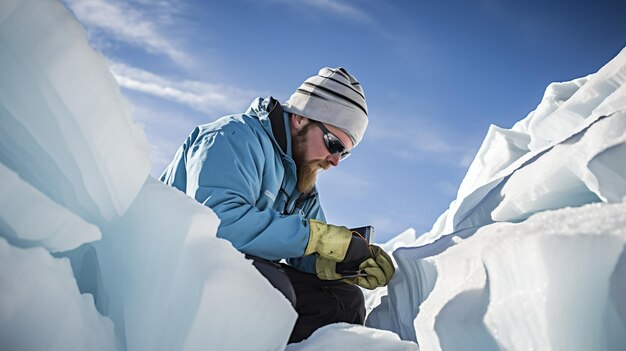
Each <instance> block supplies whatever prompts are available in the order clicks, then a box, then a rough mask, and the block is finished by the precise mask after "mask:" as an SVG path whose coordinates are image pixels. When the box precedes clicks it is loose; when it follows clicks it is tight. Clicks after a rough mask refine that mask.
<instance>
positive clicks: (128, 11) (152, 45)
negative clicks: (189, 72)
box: [64, 0, 191, 66]
mask: <svg viewBox="0 0 626 351" xmlns="http://www.w3.org/2000/svg"><path fill="white" fill-rule="evenodd" d="M64 2H65V4H66V5H67V6H68V8H69V9H70V10H71V11H72V12H73V13H74V15H75V16H76V17H77V18H78V20H79V21H80V22H81V23H82V24H83V25H84V26H85V27H86V28H87V30H88V31H89V30H90V29H97V30H101V31H103V32H104V33H106V35H108V36H109V37H111V38H114V39H115V40H119V41H122V42H125V43H128V44H132V45H135V46H139V47H141V48H144V49H145V50H147V51H148V52H153V53H158V54H164V55H166V56H167V57H169V58H170V59H171V60H172V61H174V62H176V63H178V64H180V65H183V66H189V65H191V58H190V57H189V56H188V55H187V54H185V53H184V52H182V51H181V50H180V48H178V47H177V46H176V45H175V44H174V43H173V41H172V40H170V39H169V38H168V37H167V36H165V35H164V34H162V33H161V31H160V27H161V25H163V24H166V23H168V22H170V20H171V18H170V14H171V13H173V12H175V11H174V7H173V6H172V5H171V4H170V3H168V2H166V1H160V2H157V4H158V6H157V7H154V8H156V9H159V11H158V13H157V14H156V15H155V16H152V17H153V18H147V16H146V15H145V13H144V12H143V11H140V10H138V9H137V8H135V7H134V6H133V5H132V4H131V3H130V2H120V1H111V0H109V1H106V0H64ZM138 5H139V4H138ZM157 20H158V21H159V22H160V24H159V23H156V22H155V21H157ZM96 42H97V41H96Z"/></svg>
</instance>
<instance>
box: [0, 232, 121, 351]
mask: <svg viewBox="0 0 626 351" xmlns="http://www.w3.org/2000/svg"><path fill="white" fill-rule="evenodd" d="M0 281H1V282H2V284H0V297H1V298H0V346H1V348H2V349H3V350H87V349H88V350H102V351H108V350H113V349H115V348H116V346H117V345H116V341H115V337H114V332H113V324H112V323H111V321H110V320H109V319H108V318H105V317H103V316H101V315H100V314H99V313H98V311H97V310H96V308H95V306H94V304H93V298H92V297H91V295H85V294H81V293H80V291H79V290H78V287H77V286H76V281H75V280H74V275H73V272H72V269H71V267H70V263H69V261H68V260H67V259H59V258H54V257H52V256H51V255H50V253H49V252H48V251H46V250H45V249H43V248H41V247H36V248H28V249H22V248H17V247H14V246H12V245H9V244H8V243H7V241H6V240H5V239H4V238H0Z"/></svg>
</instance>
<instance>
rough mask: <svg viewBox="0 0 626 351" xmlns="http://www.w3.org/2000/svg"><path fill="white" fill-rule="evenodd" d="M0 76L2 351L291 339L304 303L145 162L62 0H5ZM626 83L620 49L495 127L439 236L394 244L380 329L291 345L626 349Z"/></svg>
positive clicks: (374, 310) (381, 295)
mask: <svg viewBox="0 0 626 351" xmlns="http://www.w3.org/2000/svg"><path fill="white" fill-rule="evenodd" d="M0 76H2V77H3V79H2V80H1V81H0V176H2V179H3V180H5V182H4V183H3V184H2V185H0V192H1V194H2V197H1V200H0V281H2V282H3V284H2V285H0V297H1V298H0V341H1V342H2V345H0V346H2V348H3V349H60V350H72V349H74V350H83V349H87V348H89V349H102V350H112V349H118V350H170V349H181V350H195V349H220V350H222V349H223V350H247V349H249V350H257V349H267V350H280V349H284V348H285V344H286V341H287V338H288V337H289V334H290V332H291V328H292V326H293V323H294V322H295V319H296V314H295V311H294V310H293V309H292V307H291V305H290V304H289V302H288V301H287V300H286V299H285V298H284V297H283V296H282V295H281V294H280V293H278V292H277V291H276V290H275V289H274V288H273V287H272V286H271V285H270V284H269V283H268V282H267V280H265V279H264V278H263V277H262V276H261V275H260V274H258V272H257V271H256V270H255V269H254V267H253V266H252V265H251V264H250V262H249V261H247V260H245V259H244V257H243V255H242V254H241V253H239V252H238V251H237V250H235V249H234V248H233V247H232V245H230V243H228V242H227V241H224V240H221V239H218V238H216V237H215V231H216V228H217V226H218V224H219V220H218V219H217V217H216V216H215V214H214V213H213V212H212V211H211V210H210V209H208V208H206V207H204V206H201V205H200V204H198V203H196V202H195V201H194V200H193V199H191V198H189V197H187V196H186V195H185V194H182V193H180V192H178V191H176V190H174V189H172V188H169V187H167V186H164V185H163V184H161V183H159V182H158V181H156V180H155V179H152V178H150V177H149V176H148V173H149V168H150V164H149V161H148V153H149V152H150V149H151V147H150V146H149V145H148V143H147V141H146V138H145V135H144V133H143V131H142V129H141V127H140V126H139V125H137V124H136V123H135V122H134V121H133V119H132V116H131V110H130V106H129V104H128V102H127V101H126V100H125V99H124V98H123V96H122V95H121V94H120V92H119V87H118V86H117V84H116V82H115V80H114V79H113V77H112V76H111V74H110V73H109V71H108V68H107V66H106V62H105V60H104V59H103V58H102V56H101V55H100V54H98V53H96V52H95V51H94V50H93V49H91V48H90V47H89V45H88V43H87V40H86V38H85V34H84V32H83V30H82V29H81V27H80V25H79V24H78V23H77V22H76V21H75V20H74V19H73V18H72V16H71V15H70V14H69V13H68V12H67V11H66V10H65V9H64V8H63V6H61V5H60V4H58V3H57V2H55V1H50V0H21V1H19V0H6V1H2V2H0ZM625 81H626V50H625V51H622V52H621V53H620V54H619V55H618V56H617V57H616V58H615V59H613V60H612V61H611V62H609V63H608V64H607V65H605V66H604V67H603V68H602V69H600V70H599V71H598V72H597V73H594V74H591V75H589V76H587V77H583V78H580V79H576V80H573V81H571V82H563V83H553V84H551V85H550V86H549V87H548V88H547V89H546V92H545V94H544V97H543V99H542V101H541V103H540V104H539V105H538V106H537V108H536V109H535V111H533V112H531V113H529V114H528V116H526V118H524V119H522V120H521V121H520V122H518V123H516V124H515V125H514V126H513V127H512V128H511V129H504V128H500V127H496V126H492V127H490V129H489V131H488V132H487V136H486V137H485V140H484V142H483V144H482V146H481V148H480V150H479V151H478V154H477V155H476V158H475V159H474V161H473V163H472V165H471V166H470V169H469V170H468V173H467V175H466V177H465V179H464V180H463V182H462V184H461V186H460V188H459V191H458V194H457V198H456V200H455V201H453V203H451V205H450V208H449V209H448V211H446V212H445V213H444V214H442V215H441V216H440V217H439V219H438V220H437V222H436V223H435V224H434V225H433V228H432V230H431V231H430V232H429V233H426V234H424V235H422V236H419V237H417V236H416V233H415V231H414V230H407V231H406V232H404V233H402V234H401V235H399V236H398V237H396V238H394V239H393V240H391V241H390V242H389V243H387V244H386V247H387V248H388V249H390V250H395V251H394V260H395V262H396V264H397V266H398V270H397V274H396V276H395V277H394V279H393V280H392V281H391V283H390V284H389V286H388V287H387V288H386V289H379V290H377V291H375V292H371V293H368V295H367V296H366V299H367V303H368V311H370V313H369V316H368V320H367V325H368V326H369V327H363V326H353V325H346V324H335V325H330V326H327V327H325V328H322V329H320V330H318V331H317V332H316V333H315V334H313V335H312V336H311V338H309V339H308V340H305V341H303V342H301V343H299V344H294V345H289V346H288V347H287V349H288V350H293V351H295V350H319V349H334V348H339V347H342V348H343V347H346V346H345V345H346V344H349V345H350V347H355V346H356V347H360V348H362V349H368V348H374V347H375V348H377V349H381V350H402V349H406V350H416V349H417V348H418V346H417V345H416V344H415V343H411V342H408V341H406V340H413V341H417V342H419V344H420V347H421V349H424V350H438V349H445V350H455V349H458V350H466V349H481V350H498V349H507V350H527V349H547V350H559V349H569V350H588V349H593V350H623V349H624V347H625V345H626V336H624V334H623V330H626V303H625V302H624V298H623V296H626V232H625V229H624V228H626V215H625V213H626V203H625V202H624V201H626V200H625V198H626V161H625V160H626V157H625V155H626V139H625V136H626V130H625V129H626V85H625V84H624V82H625ZM372 327H375V328H380V329H385V330H389V331H393V332H394V333H395V334H394V333H391V332H389V331H385V330H380V329H372ZM396 334H397V335H399V337H400V338H401V339H403V340H405V341H403V340H400V339H399V338H398V336H396Z"/></svg>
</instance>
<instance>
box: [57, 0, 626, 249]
mask: <svg viewBox="0 0 626 351" xmlns="http://www.w3.org/2000/svg"><path fill="white" fill-rule="evenodd" d="M64 3H65V4H66V6H67V7H68V8H70V9H71V10H72V11H73V13H74V14H75V16H76V17H77V18H78V19H79V21H80V22H81V23H82V24H83V25H84V26H85V28H86V30H87V33H88V38H89V40H90V42H91V43H92V45H93V46H94V47H96V48H97V49H98V50H99V51H101V52H102V53H103V54H104V55H105V56H106V58H107V59H108V60H109V62H110V66H111V70H112V72H113V73H114V75H115V76H116V79H117V80H118V82H119V83H120V85H121V86H122V92H123V93H124V95H126V96H127V97H128V99H129V100H130V102H131V104H132V105H133V107H134V110H135V118H136V120H137V121H139V122H141V123H142V124H144V126H145V130H146V133H147V135H148V139H149V140H150V142H151V143H152V144H153V145H154V146H155V148H156V149H155V151H154V153H153V155H152V159H153V164H154V169H153V172H152V174H153V175H154V176H158V175H159V174H160V173H161V171H162V170H163V168H164V167H165V166H166V164H167V163H169V161H170V159H171V158H172V156H173V154H174V152H175V151H176V149H177V148H178V147H179V146H180V144H181V143H182V141H183V140H184V139H185V138H186V136H187V135H188V134H189V132H190V131H191V130H192V129H193V127H195V126H196V125H198V124H203V123H207V122H210V121H212V120H214V119H216V118H218V117H220V116H222V115H225V114H231V113H238V112H243V111H244V110H245V109H246V108H247V106H248V105H249V104H250V102H251V101H252V100H253V99H254V98H255V97H257V96H269V95H272V96H274V97H276V98H277V99H279V100H281V101H284V100H286V99H287V98H288V97H289V95H290V94H291V93H292V92H293V91H294V90H295V89H296V88H297V87H298V85H300V83H301V82H302V81H303V80H304V79H306V78H307V77H309V76H311V75H313V74H316V73H317V71H318V70H319V68H321V67H323V66H331V67H338V66H343V67H346V68H347V69H348V70H349V71H350V72H351V73H352V74H353V75H354V76H356V77H357V78H358V79H359V81H360V82H361V84H362V85H363V87H364V90H365V94H366V97H367V103H368V107H369V112H370V126H369V128H368V131H367V133H366V135H365V139H364V140H363V142H362V143H361V144H360V145H359V147H358V148H357V149H356V150H355V151H354V153H353V155H352V156H351V157H350V158H348V159H347V160H346V161H345V162H342V164H341V165H340V167H338V168H335V169H333V170H331V171H328V172H324V174H323V175H321V177H320V180H319V187H320V189H321V198H322V204H323V206H324V209H325V211H326V214H327V217H328V220H329V222H330V223H334V224H341V225H346V226H361V225H366V224H371V225H373V226H374V227H375V228H376V235H377V241H381V242H382V241H385V240H387V239H389V238H390V237H392V236H393V235H396V234H398V233H400V232H401V231H403V230H405V229H407V228H410V227H412V228H415V229H416V231H417V233H418V234H420V233H423V232H426V231H428V230H429V229H430V227H431V226H432V224H433V223H434V222H435V220H436V219H437V217H438V216H439V214H441V213H442V212H443V211H444V210H445V209H446V208H447V207H448V205H449V203H450V201H452V200H453V199H454V198H455V194H456V189H457V188H458V186H459V184H460V182H461V180H462V178H463V176H464V175H465V172H466V170H467V168H468V166H469V164H470V162H471V161H472V159H473V156H474V154H475V152H476V151H477V150H478V148H479V146H480V143H481V141H482V139H483V138H484V136H485V134H486V132H487V129H488V127H489V125H490V124H495V125H498V126H500V127H504V128H510V127H512V126H513V124H514V123H515V122H516V121H518V120H520V119H522V118H523V117H525V116H526V115H527V114H528V112H530V111H531V110H533V109H534V108H535V106H536V105H537V104H538V103H539V101H540V100H541V97H542V95H543V91H544V89H545V88H546V86H547V85H548V84H549V83H550V82H553V81H567V80H571V79H574V78H578V77H581V76H585V75H587V74H590V73H593V72H595V71H597V70H598V69H599V68H600V67H602V66H603V65H604V64H605V63H607V62H608V61H609V60H610V59H611V58H613V57H614V56H615V55H617V53H618V52H619V51H620V50H621V49H622V48H623V47H624V46H625V45H626V1H624V0H619V1H618V0H595V1H592V0H589V1H572V0H570V1H550V0H546V1H534V0H531V1H497V0H466V1H432V0H428V1H422V0H415V1H393V0H390V1H382V0H354V1H343V0H301V1H297V0H292V1H289V0H266V1H253V0H230V1H229V0H220V1H183V0H179V1H174V0H154V1H150V0H134V1H117V0H89V1H81V0H65V1H64Z"/></svg>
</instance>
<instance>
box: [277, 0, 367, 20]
mask: <svg viewBox="0 0 626 351" xmlns="http://www.w3.org/2000/svg"><path fill="white" fill-rule="evenodd" d="M276 1H277V2H280V3H284V4H286V5H289V6H291V7H298V8H302V7H307V8H314V9H318V10H322V11H325V12H327V13H331V14H335V15H337V16H341V17H345V18H349V19H352V20H357V21H364V22H373V20H372V18H371V17H370V16H369V15H368V14H367V13H366V12H365V11H363V10H360V9H358V8H356V7H354V6H352V5H349V4H347V3H346V2H344V1H340V0H300V1H291V0H276Z"/></svg>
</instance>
